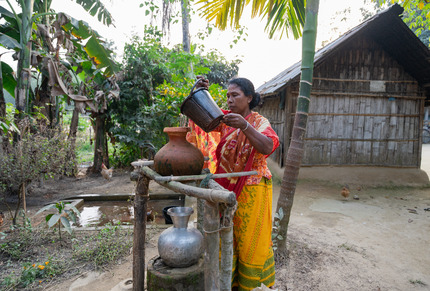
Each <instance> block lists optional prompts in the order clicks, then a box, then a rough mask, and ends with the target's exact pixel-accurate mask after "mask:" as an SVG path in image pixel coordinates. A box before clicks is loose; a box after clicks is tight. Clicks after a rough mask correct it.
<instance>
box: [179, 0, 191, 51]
mask: <svg viewBox="0 0 430 291" xmlns="http://www.w3.org/2000/svg"><path fill="white" fill-rule="evenodd" d="M188 5H189V0H181V10H182V46H183V48H184V52H187V53H189V52H190V51H191V48H190V23H189V9H188Z"/></svg>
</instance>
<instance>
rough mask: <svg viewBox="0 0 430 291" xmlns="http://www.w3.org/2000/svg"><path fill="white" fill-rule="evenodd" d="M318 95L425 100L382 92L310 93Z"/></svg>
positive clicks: (415, 96) (423, 97)
mask: <svg viewBox="0 0 430 291" xmlns="http://www.w3.org/2000/svg"><path fill="white" fill-rule="evenodd" d="M298 93H299V92H298V91H293V94H298ZM320 95H333V96H335V95H340V96H346V97H349V96H351V97H374V98H389V97H392V98H398V99H412V100H415V99H417V100H419V99H426V97H425V96H418V95H414V96H412V95H394V94H391V93H389V92H384V93H381V94H372V93H356V92H328V91H327V92H325V91H312V96H313V97H318V96H320Z"/></svg>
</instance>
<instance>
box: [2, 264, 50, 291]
mask: <svg viewBox="0 0 430 291" xmlns="http://www.w3.org/2000/svg"><path fill="white" fill-rule="evenodd" d="M20 271H21V272H20V273H19V272H18V274H15V272H13V273H11V274H9V275H8V276H6V277H5V278H4V279H3V282H2V283H1V284H0V286H1V287H3V288H5V289H6V290H8V289H13V290H17V288H26V287H28V286H29V285H31V284H33V283H34V282H36V281H38V283H39V284H41V283H42V282H43V281H44V280H45V279H46V278H51V277H53V276H54V275H55V274H56V269H55V267H54V266H53V264H52V263H51V260H50V259H48V260H45V261H43V262H36V263H32V262H24V263H23V264H22V266H21V270H20Z"/></svg>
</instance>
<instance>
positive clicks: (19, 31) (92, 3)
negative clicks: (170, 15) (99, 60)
mask: <svg viewBox="0 0 430 291" xmlns="http://www.w3.org/2000/svg"><path fill="white" fill-rule="evenodd" d="M6 2H7V3H8V5H9V8H10V10H8V9H6V8H5V7H3V6H0V14H1V18H4V19H5V20H6V23H7V25H4V26H3V27H2V28H1V30H0V44H1V45H2V46H4V47H6V48H7V49H11V50H15V51H16V52H17V54H18V58H17V59H18V66H17V86H16V95H15V104H16V107H17V109H18V110H19V111H20V112H25V111H28V110H29V108H28V102H29V89H30V81H31V79H30V78H31V65H32V60H34V56H33V57H32V44H31V42H30V40H31V39H32V37H33V34H32V32H33V29H35V30H37V26H36V20H37V19H39V18H41V17H44V16H48V15H55V13H54V12H51V9H50V6H51V2H52V0H23V1H17V3H18V5H19V6H20V8H21V10H22V11H21V13H17V12H16V11H15V9H14V7H13V5H12V4H11V2H10V0H6ZM76 3H78V4H79V5H81V6H82V7H83V8H84V9H85V10H86V11H88V12H89V13H90V14H91V15H92V16H95V15H97V18H98V20H99V21H101V22H103V23H104V24H106V25H111V24H112V22H113V19H112V16H111V15H110V13H109V11H107V9H106V8H105V7H104V5H103V3H102V2H101V1H99V0H76ZM33 9H34V12H35V13H34V14H33ZM1 18H0V19H1ZM91 41H92V42H94V39H92V40H91ZM96 44H97V43H96ZM91 46H93V44H91Z"/></svg>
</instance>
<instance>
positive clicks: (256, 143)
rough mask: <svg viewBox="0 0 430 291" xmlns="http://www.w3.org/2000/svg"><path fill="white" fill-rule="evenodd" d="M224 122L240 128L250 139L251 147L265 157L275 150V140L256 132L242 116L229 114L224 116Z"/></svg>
mask: <svg viewBox="0 0 430 291" xmlns="http://www.w3.org/2000/svg"><path fill="white" fill-rule="evenodd" d="M222 122H224V123H225V124H226V125H228V126H231V127H234V128H240V129H241V131H242V132H243V134H245V135H246V137H247V138H248V139H249V142H250V143H251V145H252V146H253V147H254V148H255V149H256V150H257V151H258V152H259V153H262V154H263V155H269V154H270V153H271V152H272V148H273V140H272V139H271V138H270V137H267V136H265V135H263V134H262V133H260V132H258V131H257V130H255V128H254V127H252V126H251V125H249V124H248V126H247V123H248V121H246V119H245V118H243V116H242V115H240V114H236V113H229V114H226V115H224V117H223V119H222Z"/></svg>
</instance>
